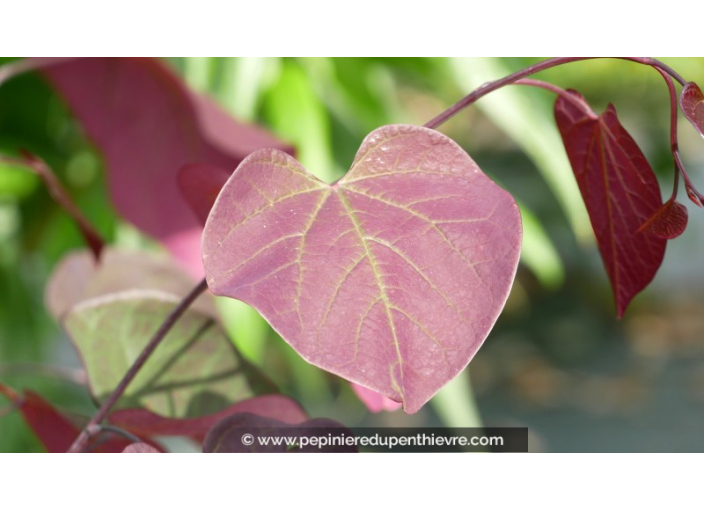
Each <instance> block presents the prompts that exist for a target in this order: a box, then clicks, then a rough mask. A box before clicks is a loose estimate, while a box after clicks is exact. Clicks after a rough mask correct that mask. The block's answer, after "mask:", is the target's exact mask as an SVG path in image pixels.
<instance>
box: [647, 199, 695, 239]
mask: <svg viewBox="0 0 704 510" xmlns="http://www.w3.org/2000/svg"><path fill="white" fill-rule="evenodd" d="M688 218H689V216H688V214H687V208H686V207H685V206H683V205H682V204H680V203H679V202H676V201H674V200H668V201H667V202H665V203H664V204H663V205H662V207H660V209H658V210H657V211H655V214H653V215H652V216H651V218H650V219H649V220H648V221H646V222H645V223H644V224H643V226H641V227H640V230H641V231H643V232H647V233H649V234H653V235H654V236H657V237H662V238H663V239H674V238H675V237H679V236H680V235H682V232H684V230H685V229H686V228H687V220H688Z"/></svg>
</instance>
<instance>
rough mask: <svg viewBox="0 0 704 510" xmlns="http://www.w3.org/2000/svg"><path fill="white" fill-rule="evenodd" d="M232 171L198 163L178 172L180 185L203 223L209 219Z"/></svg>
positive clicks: (184, 195) (183, 193) (189, 203)
mask: <svg viewBox="0 0 704 510" xmlns="http://www.w3.org/2000/svg"><path fill="white" fill-rule="evenodd" d="M230 174H231V172H228V171H226V170H224V169H222V168H220V167H217V166H213V165H206V164H203V163H196V164H193V165H186V166H184V167H183V168H181V170H180V171H179V172H178V187H179V190H180V191H181V194H182V195H183V198H185V199H186V202H188V205H190V206H191V209H192V210H193V212H194V213H195V214H196V216H197V217H198V220H199V221H200V222H201V224H202V225H205V221H206V220H207V219H208V215H209V214H210V209H212V207H213V204H214V203H215V199H216V198H218V194H219V193H220V190H221V189H222V187H223V186H224V185H225V182H227V179H228V178H229V177H230Z"/></svg>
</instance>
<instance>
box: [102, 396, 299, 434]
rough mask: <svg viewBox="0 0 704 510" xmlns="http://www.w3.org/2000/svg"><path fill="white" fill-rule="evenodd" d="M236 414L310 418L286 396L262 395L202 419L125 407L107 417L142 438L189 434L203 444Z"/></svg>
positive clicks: (287, 419)
mask: <svg viewBox="0 0 704 510" xmlns="http://www.w3.org/2000/svg"><path fill="white" fill-rule="evenodd" d="M236 413H251V414H255V415H257V416H262V417H264V418H273V419H276V420H278V421H280V422H283V423H289V424H296V423H301V422H303V421H305V420H307V419H308V415H306V413H305V412H304V411H303V409H301V406H299V405H298V403H296V402H295V401H294V400H292V399H290V398H288V397H285V396H283V395H263V396H261V397H255V398H252V399H249V400H244V401H242V402H238V403H237V404H234V405H232V406H230V407H228V408H227V409H224V410H222V411H220V412H219V413H216V414H211V415H208V416H202V417H200V418H191V419H176V418H167V417H164V416H160V415H158V414H154V413H152V412H150V411H147V410H146V409H122V410H119V411H115V412H113V413H112V414H111V415H110V416H109V418H108V420H109V421H110V423H111V424H113V425H115V426H117V427H120V428H122V429H125V430H128V431H130V432H132V433H133V434H136V435H137V436H141V437H151V436H188V437H190V438H192V439H194V440H196V441H197V442H199V443H202V442H203V439H204V438H205V435H206V434H207V433H208V431H209V430H210V429H211V428H213V427H214V426H215V425H216V424H217V423H218V422H219V421H220V420H222V419H224V418H226V417H228V416H230V415H233V414H236Z"/></svg>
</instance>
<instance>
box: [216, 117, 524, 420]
mask: <svg viewBox="0 0 704 510" xmlns="http://www.w3.org/2000/svg"><path fill="white" fill-rule="evenodd" d="M520 244H521V223H520V215H519V211H518V207H517V206H516V203H515V201H514V200H513V198H512V197H511V196H510V195H509V194H508V193H506V192H505V191H504V190H502V189H501V188H499V187H498V186H497V185H496V184H494V183H493V182H492V181H491V180H490V179H489V178H488V177H486V175H484V174H483V172H482V171H481V170H480V169H479V168H478V167H477V165H476V164H475V163H474V162H473V161H472V160H471V158H470V157H469V156H468V155H467V154H466V153H465V152H464V151H463V150H462V149H461V148H460V147H459V146H458V145H457V144H456V143H455V142H453V141H452V140H450V139H449V138H447V137H445V136H444V135H441V134H440V133H438V132H436V131H433V130H429V129H425V128H421V127H417V126H385V127H382V128H380V129H378V130H376V131H374V132H372V133H371V134H370V135H369V136H368V137H367V138H366V139H365V141H364V142H363V144H362V146H361V148H360V150H359V152H358V154H357V158H356V159H355V162H354V163H353V166H352V169H351V170H350V172H349V173H348V174H347V175H346V176H345V177H344V178H343V179H342V180H340V181H339V182H338V183H336V184H335V185H328V184H326V183H323V182H321V181H319V180H318V179H316V178H315V177H314V176H312V175H311V174H310V173H308V172H307V171H306V170H305V168H303V167H302V166H301V165H300V163H298V162H297V161H296V160H294V159H293V158H291V157H290V156H288V155H286V154H284V153H282V152H279V151H275V150H262V151H258V152H256V153H254V154H253V155H251V156H250V157H249V158H247V159H246V160H245V161H244V162H243V163H242V165H240V167H239V168H238V169H237V170H236V171H235V173H234V174H233V176H232V177H231V178H230V179H229V180H228V182H227V184H226V185H225V187H224V188H223V190H222V192H221V193H220V195H219V197H218V199H217V201H216V203H215V206H214V207H213V210H212V212H211V214H210V217H209V218H208V223H207V224H206V227H205V231H204V236H203V261H204V265H205V269H206V275H207V280H208V285H209V287H210V289H211V290H212V291H213V292H214V293H216V294H218V295H227V296H229V297H234V298H236V299H240V300H242V301H244V302H246V303H249V304H250V305H252V306H253V307H254V308H256V309H257V310H258V311H259V312H260V313H261V314H262V315H263V316H264V318H266V319H267V321H269V323H270V324H271V325H272V326H273V327H274V329H276V331H278V332H279V333H280V334H281V335H282V337H283V338H284V339H285V340H286V341H287V342H288V343H289V344H291V346H292V347H293V348H294V349H295V350H296V351H297V352H298V353H299V354H300V355H301V356H303V358H304V359H306V360H308V361H309V362H310V363H312V364H314V365H316V366H318V367H321V368H323V369H325V370H328V371H330V372H333V373H336V374H338V375H340V376H342V377H344V378H346V379H348V380H350V381H353V382H356V383H359V384H361V385H363V386H365V387H367V388H370V389H372V390H374V391H377V392H379V393H381V394H383V395H385V396H387V397H389V398H391V399H393V400H396V401H398V402H403V404H404V409H405V410H406V411H407V412H411V413H412V412H416V411H417V410H418V409H420V407H421V406H422V405H423V404H424V403H425V402H426V401H427V400H428V399H429V398H430V397H431V396H432V395H433V394H435V393H436V392H437V391H438V390H439V389H440V388H441V387H442V386H443V385H444V384H445V383H447V382H448V381H449V380H450V379H452V378H453V377H455V376H456V375H457V374H458V373H459V372H460V371H461V370H462V369H463V368H464V367H465V366H466V365H467V364H468V363H469V361H470V360H471V359H472V357H473V356H474V354H475V353H476V352H477V350H478V349H479V347H480V346H481V344H482V342H483V341H484V339H485V338H486V336H487V335H488V333H489V331H490V329H491V327H492V326H493V324H494V322H495V320H496V318H497V317H498V315H499V313H500V312H501V310H502V308H503V305H504V303H505V301H506V298H507V296H508V292H509V290H510V288H511V284H512V283H513V278H514V275H515V271H516V266H517V264H518V256H519V252H520Z"/></svg>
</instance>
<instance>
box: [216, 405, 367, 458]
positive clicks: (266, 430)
mask: <svg viewBox="0 0 704 510" xmlns="http://www.w3.org/2000/svg"><path fill="white" fill-rule="evenodd" d="M339 432H345V434H346V435H348V436H352V432H351V431H350V430H348V429H346V428H345V427H344V426H343V425H341V424H340V423H337V422H336V421H333V420H328V419H326V418H316V419H314V420H308V421H306V422H303V423H299V424H296V425H290V424H287V423H283V422H280V421H278V420H275V419H272V418H265V417H262V416H257V415H254V414H250V413H238V414H234V415H232V416H228V417H227V418H225V419H223V420H221V421H220V422H219V423H218V424H217V425H215V427H213V429H212V430H211V431H210V432H208V435H207V436H206V437H205V441H204V443H203V452H205V453H287V452H296V453H299V452H300V453H318V452H321V453H322V452H326V453H332V452H335V453H345V452H347V453H354V452H356V451H357V448H356V447H355V446H347V445H343V446H332V445H329V446H326V447H322V448H319V447H318V446H316V445H311V444H307V445H301V444H300V440H301V438H307V439H311V438H314V437H315V438H320V437H322V438H327V437H329V434H331V433H339ZM260 439H264V442H260V441H259V440H260Z"/></svg>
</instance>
